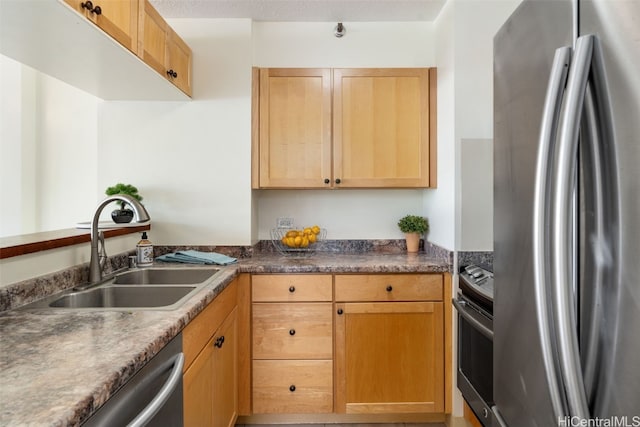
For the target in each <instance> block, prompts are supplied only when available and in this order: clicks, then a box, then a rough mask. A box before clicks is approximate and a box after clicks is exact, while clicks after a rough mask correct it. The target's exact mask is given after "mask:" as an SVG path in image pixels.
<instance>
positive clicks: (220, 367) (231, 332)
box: [201, 308, 238, 427]
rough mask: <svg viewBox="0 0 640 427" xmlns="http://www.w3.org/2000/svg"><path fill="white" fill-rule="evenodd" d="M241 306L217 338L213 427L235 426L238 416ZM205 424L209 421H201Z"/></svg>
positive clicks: (226, 321)
mask: <svg viewBox="0 0 640 427" xmlns="http://www.w3.org/2000/svg"><path fill="white" fill-rule="evenodd" d="M237 312H238V309H237V308H235V309H234V310H233V311H232V312H231V314H229V316H228V317H227V318H226V319H225V321H224V323H223V324H222V326H221V327H220V329H218V332H216V334H215V336H214V337H213V346H214V350H213V400H212V403H211V408H212V412H213V415H212V417H213V423H212V424H206V425H212V426H213V427H233V426H234V425H235V422H236V418H237V417H238V334H237V328H238V325H237V324H238V322H237V319H238V315H237V314H238V313H237ZM201 425H205V424H201Z"/></svg>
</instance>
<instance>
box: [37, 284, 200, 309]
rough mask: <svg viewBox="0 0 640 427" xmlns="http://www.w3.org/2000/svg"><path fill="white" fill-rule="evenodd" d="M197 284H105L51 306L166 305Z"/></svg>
mask: <svg viewBox="0 0 640 427" xmlns="http://www.w3.org/2000/svg"><path fill="white" fill-rule="evenodd" d="M195 288H196V287H195V286H141V287H134V286H104V287H102V286H101V287H98V288H95V289H90V290H88V291H82V292H72V293H69V294H66V295H63V296H61V297H60V298H58V299H56V300H54V301H52V302H51V303H50V304H49V307H65V308H95V307H104V308H106V307H121V308H133V307H164V306H167V305H172V304H175V303H176V302H178V301H180V300H181V299H182V298H183V297H184V296H186V295H188V294H189V293H190V292H191V291H193V290H194V289H195Z"/></svg>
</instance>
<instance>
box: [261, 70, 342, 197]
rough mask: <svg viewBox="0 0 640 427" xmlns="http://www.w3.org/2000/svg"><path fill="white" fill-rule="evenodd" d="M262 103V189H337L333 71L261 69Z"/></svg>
mask: <svg viewBox="0 0 640 427" xmlns="http://www.w3.org/2000/svg"><path fill="white" fill-rule="evenodd" d="M259 98H260V101H259V102H260V107H259V123H260V125H259V126H260V133H259V140H260V142H259V186H260V187H261V188H325V187H331V185H332V174H331V71H330V70H329V69H323V68H322V69H320V68H319V69H279V68H268V69H261V70H260V95H259Z"/></svg>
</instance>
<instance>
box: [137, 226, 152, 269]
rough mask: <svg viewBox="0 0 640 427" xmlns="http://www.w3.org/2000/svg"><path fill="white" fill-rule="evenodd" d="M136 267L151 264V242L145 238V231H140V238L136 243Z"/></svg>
mask: <svg viewBox="0 0 640 427" xmlns="http://www.w3.org/2000/svg"><path fill="white" fill-rule="evenodd" d="M136 254H137V257H138V267H148V266H150V265H153V244H152V243H151V241H149V239H148V238H147V232H146V231H143V232H142V239H141V240H140V241H139V242H138V244H137V245H136Z"/></svg>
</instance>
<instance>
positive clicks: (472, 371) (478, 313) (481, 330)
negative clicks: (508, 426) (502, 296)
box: [453, 266, 493, 427]
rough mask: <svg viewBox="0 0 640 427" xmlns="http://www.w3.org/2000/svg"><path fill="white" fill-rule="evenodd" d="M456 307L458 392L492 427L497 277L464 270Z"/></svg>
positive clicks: (470, 269) (472, 267) (485, 271)
mask: <svg viewBox="0 0 640 427" xmlns="http://www.w3.org/2000/svg"><path fill="white" fill-rule="evenodd" d="M453 305H454V306H455V307H456V310H457V312H458V373H457V379H458V388H459V389H460V391H461V392H462V396H463V397H464V399H465V401H466V402H467V404H468V405H469V406H470V407H471V409H472V410H473V412H474V413H475V415H476V417H477V418H478V419H479V420H480V422H481V423H482V425H483V426H485V427H488V426H491V406H492V405H493V274H492V273H491V272H490V271H488V270H486V269H482V268H479V267H476V266H467V267H464V268H463V269H462V270H461V272H460V292H459V293H458V295H457V297H456V299H454V300H453Z"/></svg>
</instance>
